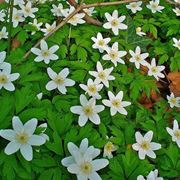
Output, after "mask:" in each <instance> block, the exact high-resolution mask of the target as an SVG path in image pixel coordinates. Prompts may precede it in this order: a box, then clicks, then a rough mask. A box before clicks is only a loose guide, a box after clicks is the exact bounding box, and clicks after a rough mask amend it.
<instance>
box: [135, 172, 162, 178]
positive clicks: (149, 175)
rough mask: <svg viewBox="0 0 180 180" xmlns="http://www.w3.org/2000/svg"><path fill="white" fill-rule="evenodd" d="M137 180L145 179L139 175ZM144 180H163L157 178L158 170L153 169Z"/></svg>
mask: <svg viewBox="0 0 180 180" xmlns="http://www.w3.org/2000/svg"><path fill="white" fill-rule="evenodd" d="M137 180H145V178H144V177H143V176H142V175H139V176H138V177H137ZM146 180H163V178H162V177H158V170H157V169H155V170H154V171H151V172H150V173H149V174H148V175H147V177H146Z"/></svg>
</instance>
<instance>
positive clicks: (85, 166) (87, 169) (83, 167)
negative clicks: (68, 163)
mask: <svg viewBox="0 0 180 180" xmlns="http://www.w3.org/2000/svg"><path fill="white" fill-rule="evenodd" d="M80 169H81V171H82V172H83V173H84V174H90V173H91V172H92V169H93V167H92V164H91V163H90V162H83V163H82V164H81V165H80Z"/></svg>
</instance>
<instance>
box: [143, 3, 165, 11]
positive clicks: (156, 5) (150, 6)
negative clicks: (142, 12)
mask: <svg viewBox="0 0 180 180" xmlns="http://www.w3.org/2000/svg"><path fill="white" fill-rule="evenodd" d="M146 7H147V8H148V9H150V10H151V12H152V13H156V12H162V11H161V10H163V9H164V7H163V6H159V0H152V1H150V2H149V4H148V5H146Z"/></svg>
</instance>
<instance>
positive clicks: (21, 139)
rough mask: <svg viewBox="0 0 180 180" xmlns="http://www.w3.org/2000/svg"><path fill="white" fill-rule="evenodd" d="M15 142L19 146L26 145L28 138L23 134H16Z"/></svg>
mask: <svg viewBox="0 0 180 180" xmlns="http://www.w3.org/2000/svg"><path fill="white" fill-rule="evenodd" d="M16 140H17V142H18V143H20V144H26V143H27V142H28V140H29V136H28V134H27V133H25V132H22V133H18V134H16Z"/></svg>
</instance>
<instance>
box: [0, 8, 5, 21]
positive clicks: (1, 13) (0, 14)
mask: <svg viewBox="0 0 180 180" xmlns="http://www.w3.org/2000/svg"><path fill="white" fill-rule="evenodd" d="M5 17H6V14H5V13H4V10H1V11H0V21H1V22H4V21H5V19H4V18H5Z"/></svg>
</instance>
